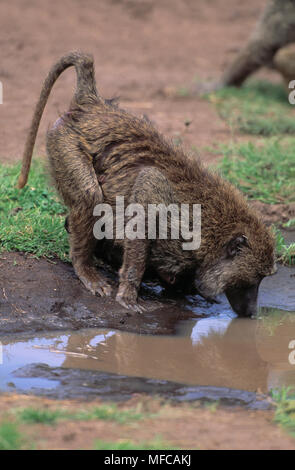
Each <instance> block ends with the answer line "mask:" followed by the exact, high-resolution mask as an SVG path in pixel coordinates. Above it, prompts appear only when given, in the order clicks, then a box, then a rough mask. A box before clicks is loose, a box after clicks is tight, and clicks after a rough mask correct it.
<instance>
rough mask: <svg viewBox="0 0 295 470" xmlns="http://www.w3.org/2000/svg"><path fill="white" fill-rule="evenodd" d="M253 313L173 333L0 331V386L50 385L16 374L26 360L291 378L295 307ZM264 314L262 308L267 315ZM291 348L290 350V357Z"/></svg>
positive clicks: (255, 380) (205, 380)
mask: <svg viewBox="0 0 295 470" xmlns="http://www.w3.org/2000/svg"><path fill="white" fill-rule="evenodd" d="M263 313H264V315H263V317H261V318H259V319H257V320H251V319H239V318H229V317H225V318H204V319H198V320H190V321H185V322H183V323H182V324H179V325H178V328H177V334H176V335H173V336H150V335H138V334H132V333H126V332H122V331H113V330H85V331H80V332H70V333H66V334H64V333H63V334H55V335H54V334H50V335H42V336H40V337H38V336H37V337H36V336H35V337H34V338H26V337H23V338H18V339H17V340H16V341H12V340H11V338H6V339H5V338H2V343H3V364H2V366H0V388H1V389H9V387H11V383H12V382H13V384H14V385H15V386H16V387H17V388H21V389H24V390H28V389H30V388H31V387H34V386H35V387H41V388H47V387H48V388H52V387H54V386H55V384H54V382H52V381H49V380H46V379H44V378H42V379H38V377H35V378H15V377H14V374H13V371H14V370H15V369H17V368H19V367H22V366H24V365H27V364H31V363H40V362H41V363H46V364H48V365H50V366H52V367H62V368H70V369H80V370H92V371H105V372H109V373H116V374H120V375H124V376H131V377H145V378H149V379H157V380H168V381H173V382H178V383H183V384H187V385H206V386H214V387H230V388H235V389H241V390H248V391H261V392H267V391H269V390H270V389H272V388H277V387H281V386H288V385H293V386H295V312H283V311H280V310H272V311H266V310H264V312H263ZM266 314H267V315H266ZM293 356H294V357H293Z"/></svg>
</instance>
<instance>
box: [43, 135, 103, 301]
mask: <svg viewBox="0 0 295 470" xmlns="http://www.w3.org/2000/svg"><path fill="white" fill-rule="evenodd" d="M70 137H71V136H70ZM47 151H48V156H49V161H50V166H51V173H52V176H53V178H54V180H55V182H56V185H57V189H58V191H59V193H60V194H61V195H62V197H63V199H64V201H65V203H66V205H67V206H68V208H69V216H68V218H67V221H66V225H65V226H66V229H67V231H68V232H69V239H70V257H71V260H72V263H73V267H74V269H75V272H76V274H77V276H78V277H79V278H80V280H81V281H82V282H83V284H84V285H85V287H87V289H89V290H90V291H91V292H92V293H93V294H96V293H97V294H100V295H110V293H111V288H110V286H109V285H108V283H107V282H106V281H105V280H104V279H103V277H102V276H101V275H100V274H99V273H98V272H97V270H96V268H95V266H94V263H93V250H94V247H95V243H96V240H95V238H94V235H93V226H94V223H95V219H94V216H93V209H94V207H95V206H96V205H97V204H99V203H101V202H102V201H103V194H102V189H101V186H100V185H99V183H98V181H97V176H96V174H95V171H94V168H93V164H92V160H91V157H90V156H88V155H87V153H86V152H85V151H84V150H83V149H81V145H80V146H79V145H78V142H76V141H75V140H74V139H73V138H68V135H67V134H65V135H63V133H62V127H59V128H58V127H57V128H54V129H53V130H52V131H50V132H49V134H48V136H47Z"/></svg>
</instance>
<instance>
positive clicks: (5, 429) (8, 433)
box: [0, 423, 22, 450]
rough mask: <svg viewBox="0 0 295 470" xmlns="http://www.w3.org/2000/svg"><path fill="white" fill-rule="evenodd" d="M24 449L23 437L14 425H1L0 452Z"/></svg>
mask: <svg viewBox="0 0 295 470" xmlns="http://www.w3.org/2000/svg"><path fill="white" fill-rule="evenodd" d="M21 447H22V439H21V435H20V433H19V431H18V428H17V425H16V424H14V423H2V424H0V450H19V449H21Z"/></svg>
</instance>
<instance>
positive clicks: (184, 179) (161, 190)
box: [20, 53, 274, 315]
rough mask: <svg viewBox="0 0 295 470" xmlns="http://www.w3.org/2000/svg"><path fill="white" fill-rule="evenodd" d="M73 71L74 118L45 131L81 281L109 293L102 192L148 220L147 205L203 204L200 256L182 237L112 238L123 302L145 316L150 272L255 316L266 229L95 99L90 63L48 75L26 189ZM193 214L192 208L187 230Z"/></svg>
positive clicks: (224, 191)
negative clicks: (49, 106)
mask: <svg viewBox="0 0 295 470" xmlns="http://www.w3.org/2000/svg"><path fill="white" fill-rule="evenodd" d="M70 65H75V66H76V69H77V74H78V87H77V92H76V95H75V97H74V99H73V101H72V104H71V108H70V110H69V112H67V113H65V114H64V115H63V116H62V118H60V119H59V120H58V121H57V122H56V123H55V125H54V126H53V127H52V129H51V130H50V131H49V132H48V136H47V151H48V156H49V162H50V166H51V172H52V175H53V177H54V179H55V181H56V186H57V188H58V190H59V192H60V194H61V195H62V197H63V199H64V201H65V203H66V205H67V206H68V207H69V210H70V214H69V218H68V230H69V234H70V246H71V258H72V261H73V265H74V268H75V271H76V273H77V275H78V276H79V278H80V279H81V281H82V282H83V283H84V284H85V286H86V287H87V288H88V289H89V290H90V291H91V292H93V293H98V294H100V295H104V294H109V293H110V286H109V285H108V283H107V281H106V280H105V279H104V277H103V276H102V274H101V273H99V272H97V270H95V268H94V266H93V264H92V254H93V247H94V242H95V240H94V236H93V225H94V219H93V209H94V207H95V205H96V204H97V203H98V202H99V201H101V200H102V194H101V188H102V191H103V199H104V202H105V203H108V204H110V205H111V206H112V207H113V209H114V210H115V209H116V207H115V204H116V196H124V197H125V201H126V202H125V204H126V205H127V204H128V203H139V204H141V207H144V209H145V214H147V213H148V211H147V206H148V204H162V205H163V204H164V206H166V207H167V206H168V205H169V204H170V203H175V204H176V205H177V204H183V203H186V204H190V205H192V204H201V205H202V243H201V246H200V248H199V249H197V250H183V246H182V242H183V240H182V239H171V238H170V239H168V240H165V239H160V237H158V238H156V239H154V240H151V239H149V238H148V236H147V227H143V228H144V229H145V230H146V232H145V233H144V235H145V236H144V237H143V238H142V239H140V238H136V239H133V240H131V239H130V237H129V238H127V237H125V239H124V238H123V239H118V238H117V239H115V240H114V244H115V246H121V247H123V265H122V268H121V270H120V285H119V290H118V294H117V300H118V301H119V302H120V303H121V304H122V305H123V306H125V307H128V308H131V309H134V310H137V309H140V307H139V306H138V304H137V293H138V289H139V286H140V283H141V280H142V276H143V274H144V272H145V270H146V268H147V267H149V266H152V267H153V268H154V269H155V270H156V271H157V272H158V274H159V276H160V277H161V278H162V279H164V280H165V281H166V282H168V283H170V284H177V283H178V282H180V281H182V282H183V278H184V277H185V278H186V279H187V284H195V285H196V286H197V288H198V290H199V292H200V294H201V295H203V296H204V297H207V298H211V297H214V296H215V295H217V294H219V293H221V292H224V291H225V292H226V295H227V297H228V299H229V301H230V303H231V305H232V307H233V309H234V310H235V311H236V312H237V313H239V314H241V315H252V314H253V313H255V311H256V303H257V293H258V286H259V284H260V281H261V279H262V278H263V277H264V276H266V275H269V274H270V273H271V272H272V270H273V263H274V243H273V237H272V235H271V233H270V231H269V230H268V229H267V228H266V227H265V226H264V225H263V224H262V222H261V221H260V220H259V218H258V217H257V215H256V214H255V212H253V211H252V210H251V209H250V208H249V206H248V204H247V202H246V201H245V199H244V198H243V197H242V195H241V194H240V193H239V192H238V191H237V190H236V189H234V188H233V187H232V186H231V185H230V184H229V183H227V182H225V181H223V180H222V179H221V178H220V177H219V176H217V175H216V174H213V173H210V172H208V171H207V170H205V169H204V168H203V167H202V166H201V165H200V163H199V162H197V161H193V160H190V159H189V158H188V157H187V156H186V155H185V154H184V153H183V151H182V150H181V149H179V148H174V147H173V146H172V145H170V144H169V143H167V142H166V141H165V140H164V139H163V137H162V136H161V135H160V134H159V133H158V132H157V131H156V130H155V129H154V127H153V126H152V125H151V123H150V122H149V121H148V120H146V119H139V118H135V117H133V116H131V115H129V114H127V113H126V112H124V111H122V110H120V109H119V108H118V107H117V106H115V105H114V104H113V103H110V102H107V101H105V100H104V99H103V98H101V97H100V96H98V95H97V92H96V88H95V82H94V76H93V62H92V60H91V59H90V58H89V57H88V56H84V55H82V54H78V53H72V54H69V55H68V56H66V57H64V58H62V59H61V60H60V61H59V62H58V63H57V64H56V65H55V66H54V67H53V69H52V70H51V71H50V73H49V75H48V78H47V80H46V81H45V84H44V86H43V89H42V92H41V97H40V100H39V102H38V104H37V108H36V111H35V115H34V118H33V123H32V126H31V130H30V134H29V138H28V141H27V146H26V150H25V153H24V159H23V169H22V173H21V178H20V186H23V185H24V184H25V182H26V180H27V176H28V171H29V166H30V160H31V155H32V149H33V145H34V141H35V137H36V133H37V129H38V125H39V121H40V118H41V115H42V111H43V109H44V106H45V104H46V100H47V98H48V95H49V92H50V90H51V88H52V86H53V84H54V82H55V80H56V79H57V77H58V76H59V75H60V73H61V72H62V71H63V70H64V69H65V68H66V67H68V66H70ZM98 180H99V182H100V185H101V187H100V185H99V183H98ZM177 207H178V206H177ZM192 214H193V211H192V210H191V211H190V221H189V224H190V227H192V226H193V220H192ZM144 223H145V219H144ZM143 225H144V224H143ZM169 232H170V231H169V230H168V233H169Z"/></svg>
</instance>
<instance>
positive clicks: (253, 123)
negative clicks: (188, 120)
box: [207, 81, 295, 136]
mask: <svg viewBox="0 0 295 470" xmlns="http://www.w3.org/2000/svg"><path fill="white" fill-rule="evenodd" d="M207 98H208V99H209V101H210V102H211V103H213V104H214V105H215V106H216V107H217V111H218V113H219V114H220V116H221V117H222V118H223V119H225V120H226V121H227V122H228V124H229V125H230V126H231V127H232V128H234V129H237V130H239V131H240V132H242V133H245V134H252V135H260V136H272V135H278V134H289V135H293V134H295V110H294V107H293V106H292V105H291V104H290V103H289V101H288V96H287V93H286V91H285V89H284V87H283V85H277V84H273V83H269V82H263V81H259V82H257V81H249V83H247V84H245V85H244V86H243V87H241V88H236V87H228V88H224V89H222V90H219V91H218V92H216V93H212V94H209V95H207Z"/></svg>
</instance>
